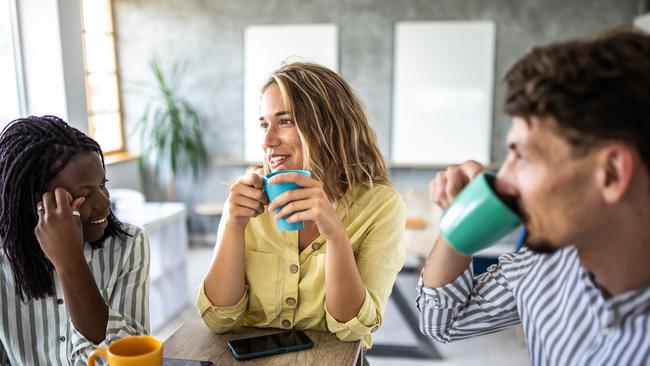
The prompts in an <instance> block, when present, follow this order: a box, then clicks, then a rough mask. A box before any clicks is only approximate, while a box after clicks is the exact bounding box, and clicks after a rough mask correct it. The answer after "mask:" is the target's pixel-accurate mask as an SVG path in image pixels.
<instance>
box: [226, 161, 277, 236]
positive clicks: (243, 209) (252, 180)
mask: <svg viewBox="0 0 650 366" xmlns="http://www.w3.org/2000/svg"><path fill="white" fill-rule="evenodd" d="M268 203H269V199H268V197H267V196H266V193H264V181H263V180H262V178H261V177H260V176H259V175H257V174H255V173H250V174H246V175H243V176H241V177H239V178H238V179H237V181H236V182H235V184H233V185H232V186H231V187H230V194H229V195H228V200H227V201H226V204H225V212H226V215H227V220H228V221H227V222H229V223H233V224H236V225H240V226H246V224H248V221H250V219H251V217H255V216H257V215H259V214H261V213H263V212H264V206H265V205H267V204H268Z"/></svg>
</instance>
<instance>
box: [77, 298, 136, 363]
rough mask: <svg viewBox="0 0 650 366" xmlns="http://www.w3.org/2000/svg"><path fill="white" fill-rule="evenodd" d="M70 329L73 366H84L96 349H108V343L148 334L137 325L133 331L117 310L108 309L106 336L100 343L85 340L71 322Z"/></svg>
mask: <svg viewBox="0 0 650 366" xmlns="http://www.w3.org/2000/svg"><path fill="white" fill-rule="evenodd" d="M70 329H71V332H70V333H71V334H70V341H71V343H72V352H71V356H72V357H71V359H72V360H73V364H75V365H76V364H78V363H79V362H82V364H85V360H86V359H87V358H88V356H90V353H91V352H92V351H93V350H95V349H97V348H105V347H108V345H109V344H110V343H112V342H114V341H116V340H118V339H121V338H124V337H128V336H132V335H141V334H148V333H149V332H148V331H147V329H145V328H143V327H139V326H137V325H136V328H135V329H134V328H132V327H129V326H128V325H127V322H126V321H125V318H124V316H123V315H122V314H121V313H120V312H118V311H117V310H114V309H111V308H108V321H107V323H106V336H105V337H104V340H103V341H102V342H101V343H95V342H93V341H91V340H90V339H88V338H86V337H85V336H84V335H83V334H81V332H79V330H77V328H76V327H75V326H74V324H73V323H72V321H70Z"/></svg>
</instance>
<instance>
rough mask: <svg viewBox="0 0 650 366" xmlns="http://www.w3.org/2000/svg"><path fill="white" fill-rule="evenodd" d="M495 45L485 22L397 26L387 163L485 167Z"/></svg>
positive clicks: (490, 27) (490, 24) (490, 26)
mask: <svg viewBox="0 0 650 366" xmlns="http://www.w3.org/2000/svg"><path fill="white" fill-rule="evenodd" d="M494 44H495V24H494V22H491V21H432V22H400V23H397V25H396V27H395V54H394V57H395V59H394V79H393V80H394V90H393V119H392V120H393V129H392V134H391V136H392V137H391V155H392V156H391V157H392V162H393V163H398V164H449V163H457V162H462V161H464V160H467V159H474V160H478V161H479V162H482V163H489V161H490V141H491V131H492V123H491V121H492V95H493V85H494V84H493V82H494Z"/></svg>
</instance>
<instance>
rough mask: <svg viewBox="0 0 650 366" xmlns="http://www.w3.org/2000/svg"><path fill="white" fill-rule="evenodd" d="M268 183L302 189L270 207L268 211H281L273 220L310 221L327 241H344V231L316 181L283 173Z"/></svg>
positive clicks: (334, 210)
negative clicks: (287, 184) (292, 184)
mask: <svg viewBox="0 0 650 366" xmlns="http://www.w3.org/2000/svg"><path fill="white" fill-rule="evenodd" d="M269 183H272V184H276V183H295V184H297V185H299V186H301V187H302V188H300V189H292V190H290V191H287V192H284V193H283V194H281V195H280V196H278V197H276V198H275V199H274V200H273V201H272V202H271V204H269V206H268V208H267V210H268V211H274V210H275V209H277V208H279V207H282V209H281V210H280V211H279V212H278V213H277V214H276V215H275V218H276V219H281V218H283V217H286V220H287V222H290V223H291V222H298V221H313V222H314V223H316V226H317V227H318V231H319V232H320V234H321V235H323V237H324V238H325V239H326V240H336V239H340V238H343V237H347V233H346V231H345V227H344V226H343V223H342V222H341V220H340V219H339V217H338V215H337V214H336V209H335V208H334V205H333V204H332V203H331V202H330V201H329V199H328V198H327V195H326V194H325V191H324V190H323V185H322V184H321V183H320V182H319V181H317V180H315V179H313V178H310V177H307V176H305V175H302V174H300V173H284V174H278V175H275V176H273V177H272V178H270V179H269ZM283 206H284V207H283Z"/></svg>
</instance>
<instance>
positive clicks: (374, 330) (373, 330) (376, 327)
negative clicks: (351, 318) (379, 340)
mask: <svg viewBox="0 0 650 366" xmlns="http://www.w3.org/2000/svg"><path fill="white" fill-rule="evenodd" d="M377 329H379V327H378V326H376V325H375V326H374V327H372V329H370V333H374V332H376V331H377Z"/></svg>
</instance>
